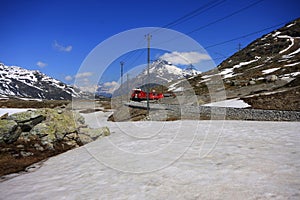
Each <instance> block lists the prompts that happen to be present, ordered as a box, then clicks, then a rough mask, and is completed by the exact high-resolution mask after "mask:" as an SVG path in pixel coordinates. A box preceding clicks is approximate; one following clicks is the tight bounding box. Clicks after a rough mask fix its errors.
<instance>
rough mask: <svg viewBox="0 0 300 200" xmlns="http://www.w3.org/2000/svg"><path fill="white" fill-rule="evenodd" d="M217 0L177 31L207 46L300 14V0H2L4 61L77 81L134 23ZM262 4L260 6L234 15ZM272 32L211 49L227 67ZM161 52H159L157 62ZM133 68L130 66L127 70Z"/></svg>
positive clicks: (0, 51)
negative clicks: (95, 55) (94, 53)
mask: <svg viewBox="0 0 300 200" xmlns="http://www.w3.org/2000/svg"><path fill="white" fill-rule="evenodd" d="M213 2H215V3H216V5H217V6H215V7H213V8H211V9H209V10H207V11H205V12H203V13H201V14H199V15H197V16H195V17H193V18H191V19H189V20H187V21H185V22H183V23H180V24H178V25H176V26H172V27H170V28H171V29H173V30H176V31H179V32H181V33H184V34H188V35H189V36H190V37H191V38H193V39H194V40H196V41H197V42H198V43H199V44H201V45H202V46H203V47H204V48H205V47H209V46H212V45H215V44H218V43H222V42H224V41H228V40H231V39H233V38H237V37H240V36H243V35H246V34H249V33H252V32H256V31H259V30H262V29H265V28H268V27H271V26H275V25H278V24H280V23H284V22H288V21H290V20H293V19H296V18H298V17H300V11H299V7H300V6H299V5H300V3H299V1H297V0H276V1H274V0H264V1H258V0H250V1H246V0H240V1H239V0H224V1H222V0H218V1H212V0H185V1H182V0H173V1H168V0H160V1H155V0H154V1H141V0H127V1H122V0H100V1H96V0H95V1H92V0H80V1H79V0H72V1H71V0H60V1H58V0H27V1H23V0H1V2H0V5H1V6H0V7H1V12H0V27H1V32H0V62H3V63H4V64H6V65H18V66H21V67H24V68H27V69H36V70H40V71H41V72H43V73H45V74H47V75H50V76H52V77H54V78H57V79H59V80H62V81H64V82H66V83H72V81H73V79H74V77H75V75H76V73H77V71H78V69H79V67H80V66H81V64H82V62H83V61H84V59H85V57H86V56H87V55H88V54H89V52H91V50H93V49H94V48H95V47H96V46H97V45H98V44H99V43H101V42H103V41H104V40H106V39H108V38H109V37H111V36H113V35H115V34H118V33H120V32H123V31H126V30H129V29H134V28H140V27H162V26H164V25H166V24H168V23H170V22H174V20H176V19H178V18H180V17H182V16H184V15H186V14H187V13H190V12H192V11H194V10H195V9H197V8H199V7H201V6H204V5H206V4H210V3H213ZM254 2H258V3H257V4H255V5H254V6H252V7H249V8H247V9H244V10H242V11H240V12H238V13H236V14H233V13H235V12H236V11H238V10H241V9H242V8H245V7H247V6H249V5H250V4H252V3H254ZM231 14H232V16H230V15H231ZM222 19H223V20H222ZM281 26H283V24H282V25H279V26H276V27H274V28H273V29H276V28H279V27H281ZM197 28H199V29H200V30H198V31H195V32H193V33H191V32H192V31H193V30H195V29H197ZM270 31H272V29H268V30H265V31H262V32H260V33H257V34H254V35H251V36H249V37H245V38H241V39H239V40H235V41H232V42H228V43H225V44H223V45H217V46H214V47H210V48H205V49H206V51H207V52H208V53H209V55H210V56H211V57H212V58H213V59H214V61H215V63H216V64H219V63H220V62H221V61H222V60H224V59H225V58H226V57H228V56H230V55H232V54H233V53H234V52H236V51H237V49H238V45H239V43H240V44H241V45H242V47H245V46H246V45H247V44H249V43H250V42H251V41H253V40H254V39H256V38H258V37H260V36H262V35H263V34H266V33H268V32H270ZM143 37H144V36H143V35H141V40H143ZM144 42H145V45H146V41H144ZM134 56H135V55H134ZM157 56H158V55H157V54H155V53H153V54H152V57H151V59H155V58H156V57H157ZM128 57H129V58H128ZM123 58H124V56H123ZM125 58H128V59H130V56H125ZM133 59H134V58H133ZM138 59H140V60H141V61H138ZM138 59H136V60H137V61H136V62H137V63H136V64H138V62H141V63H142V62H144V61H145V60H146V54H145V55H141V56H140V58H138ZM129 62H131V61H130V60H128V63H129ZM125 63H126V61H125ZM115 65H118V62H115ZM129 69H130V66H126V64H125V71H127V70H129ZM118 70H119V68H118V66H115V68H113V67H112V69H111V70H110V71H109V73H108V74H107V75H106V77H105V80H107V81H113V80H115V79H116V77H118V76H117V75H118V73H119V71H118ZM89 75H90V74H85V75H82V76H83V77H84V76H85V77H86V78H88V76H89ZM108 76H110V77H108Z"/></svg>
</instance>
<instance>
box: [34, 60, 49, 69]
mask: <svg viewBox="0 0 300 200" xmlns="http://www.w3.org/2000/svg"><path fill="white" fill-rule="evenodd" d="M36 65H37V66H39V67H40V68H43V67H46V66H47V63H44V62H42V61H38V62H37V63H36Z"/></svg>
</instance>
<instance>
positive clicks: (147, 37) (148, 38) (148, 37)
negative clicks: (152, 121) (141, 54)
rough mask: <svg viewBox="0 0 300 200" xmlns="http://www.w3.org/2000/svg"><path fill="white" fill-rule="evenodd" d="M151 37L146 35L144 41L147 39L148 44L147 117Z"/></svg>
mask: <svg viewBox="0 0 300 200" xmlns="http://www.w3.org/2000/svg"><path fill="white" fill-rule="evenodd" d="M151 37H152V35H150V34H147V35H146V39H147V42H148V47H147V48H148V56H147V63H148V65H147V83H146V84H147V114H148V116H149V112H150V105H149V94H150V92H149V90H150V88H149V82H150V78H149V76H150V74H149V68H150V40H151Z"/></svg>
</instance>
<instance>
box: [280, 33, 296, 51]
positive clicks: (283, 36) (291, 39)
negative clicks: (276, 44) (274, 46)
mask: <svg viewBox="0 0 300 200" xmlns="http://www.w3.org/2000/svg"><path fill="white" fill-rule="evenodd" d="M278 38H283V39H288V40H290V41H291V42H292V43H291V44H290V45H289V46H288V47H287V48H286V49H283V50H282V51H280V52H279V54H282V53H284V52H286V51H288V50H289V49H290V48H291V47H292V46H294V38H293V37H291V36H288V35H280V36H278Z"/></svg>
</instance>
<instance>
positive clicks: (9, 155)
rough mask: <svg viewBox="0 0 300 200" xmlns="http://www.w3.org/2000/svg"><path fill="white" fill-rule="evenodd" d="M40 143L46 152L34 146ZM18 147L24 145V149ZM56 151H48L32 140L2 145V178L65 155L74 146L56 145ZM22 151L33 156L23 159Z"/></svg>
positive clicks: (0, 171)
mask: <svg viewBox="0 0 300 200" xmlns="http://www.w3.org/2000/svg"><path fill="white" fill-rule="evenodd" d="M36 143H38V144H39V145H40V146H42V147H44V148H45V150H44V151H39V150H36V149H35V148H34V144H36ZM18 145H24V147H23V148H18V147H17V146H18ZM54 148H55V150H50V149H46V147H45V146H43V145H42V144H41V143H40V142H39V141H36V140H31V141H30V142H24V141H22V140H18V141H17V142H15V143H14V144H1V149H0V150H1V151H0V176H3V175H7V174H11V173H17V172H20V171H24V170H25V169H26V168H27V167H28V166H30V165H32V164H34V163H37V162H39V161H42V160H45V159H46V158H49V157H51V156H55V155H57V154H60V153H63V152H65V151H68V150H70V149H72V148H73V147H72V146H68V145H65V144H56V145H54ZM21 151H25V152H31V153H33V155H31V156H27V157H23V156H22V155H20V152H21Z"/></svg>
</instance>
